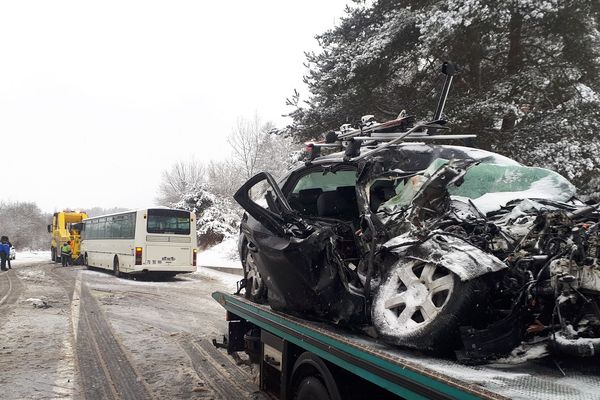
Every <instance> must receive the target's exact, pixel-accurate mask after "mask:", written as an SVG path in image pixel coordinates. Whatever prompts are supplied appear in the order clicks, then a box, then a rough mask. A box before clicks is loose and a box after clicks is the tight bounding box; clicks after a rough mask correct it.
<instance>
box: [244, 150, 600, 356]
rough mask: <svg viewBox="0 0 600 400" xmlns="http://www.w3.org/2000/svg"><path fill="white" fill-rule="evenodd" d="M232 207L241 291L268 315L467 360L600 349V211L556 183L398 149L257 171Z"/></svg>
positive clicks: (471, 160) (481, 155)
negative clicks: (521, 351) (518, 350)
mask: <svg viewBox="0 0 600 400" xmlns="http://www.w3.org/2000/svg"><path fill="white" fill-rule="evenodd" d="M253 193H260V195H259V196H258V197H259V198H260V199H259V200H255V199H254V198H253V196H252V195H253ZM254 197H255V198H256V196H254ZM235 199H236V200H237V201H238V202H239V203H240V205H241V206H242V207H243V208H244V209H245V210H246V212H247V215H245V216H244V219H243V221H242V225H241V232H242V234H241V240H240V244H241V248H240V250H241V254H242V260H243V264H244V267H245V271H246V274H245V277H246V280H245V282H246V286H247V288H246V294H247V296H248V297H250V298H252V299H253V300H255V301H267V302H268V303H269V305H270V306H271V307H272V308H273V309H275V310H280V311H284V312H287V313H292V314H296V315H301V316H303V317H307V318H313V319H318V320H325V321H331V322H334V323H337V324H341V325H346V326H350V327H361V328H365V327H369V326H372V327H374V328H375V331H376V334H377V336H379V337H381V338H383V339H384V340H386V341H388V342H391V343H395V344H398V345H402V346H406V347H412V348H416V349H419V350H425V351H430V352H435V353H437V354H450V353H452V352H454V353H455V354H456V356H457V357H458V358H459V359H461V360H463V361H465V362H480V361H486V360H490V359H493V358H496V357H499V356H502V355H505V354H507V353H509V352H510V351H511V350H512V349H513V348H515V347H516V346H518V345H519V344H520V343H521V342H522V341H524V340H530V341H539V340H547V341H549V343H551V344H552V347H553V348H554V349H555V350H556V351H559V352H562V353H567V354H570V355H573V356H581V357H588V356H594V355H596V354H597V352H598V350H600V310H599V308H598V306H599V299H600V266H599V262H598V259H599V257H600V232H599V228H600V225H599V223H598V221H599V219H600V214H599V212H598V207H597V206H596V205H586V204H583V203H582V202H580V201H578V200H577V199H576V197H575V188H574V187H573V185H572V184H571V183H570V182H568V181H567V180H566V179H565V178H563V177H562V176H560V175H558V174H556V173H554V172H552V171H549V170H546V169H542V168H533V167H525V166H523V165H520V164H519V163H517V162H516V161H513V160H511V159H508V158H506V157H503V156H500V155H498V154H494V153H490V152H487V151H483V150H478V149H473V148H467V147H460V146H445V145H433V144H432V145H426V144H409V143H402V144H398V145H395V146H386V147H385V148H384V149H382V150H381V151H378V152H376V153H374V154H372V155H370V156H369V157H354V158H349V157H347V156H344V154H342V153H337V154H332V155H329V156H323V157H320V158H319V159H318V160H315V161H313V162H312V163H307V164H306V165H303V166H301V167H299V168H297V169H295V170H294V171H293V172H291V173H290V174H288V175H287V176H286V177H285V178H283V179H282V180H281V181H280V182H276V181H275V180H274V179H273V178H272V177H271V176H270V175H269V174H268V173H260V174H258V175H256V176H255V177H253V178H252V179H250V180H249V181H248V182H247V183H246V184H244V185H243V186H242V187H241V188H240V189H239V191H238V192H237V193H236V195H235Z"/></svg>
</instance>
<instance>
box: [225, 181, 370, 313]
mask: <svg viewBox="0 0 600 400" xmlns="http://www.w3.org/2000/svg"><path fill="white" fill-rule="evenodd" d="M261 189H262V190H261ZM257 193H261V195H259V196H257ZM234 199H235V200H236V201H237V202H238V203H239V204H240V205H241V206H242V208H244V210H246V212H247V213H248V218H247V220H246V221H245V222H243V223H242V232H243V234H244V235H245V236H246V238H247V239H248V248H249V250H250V251H252V252H253V253H254V254H253V255H254V260H255V261H256V264H257V268H258V271H259V273H260V274H261V276H262V279H263V281H264V282H265V284H266V286H267V289H268V301H269V304H270V305H271V307H272V308H274V309H277V310H284V311H287V312H292V313H296V314H301V315H303V316H312V317H316V318H319V319H327V320H333V321H335V322H338V321H349V320H353V321H355V320H364V316H365V313H364V310H365V302H364V297H363V296H362V295H361V294H358V293H353V292H351V291H349V290H348V287H347V285H345V284H344V283H345V282H344V276H343V273H342V271H341V268H343V265H342V263H341V261H340V259H339V257H338V256H337V255H336V252H335V246H334V245H333V240H334V238H335V233H334V231H333V230H332V229H331V226H330V225H328V223H326V222H322V221H317V220H308V219H304V218H302V217H301V216H300V214H299V213H298V212H297V211H295V210H293V209H292V208H291V207H290V205H289V203H288V202H287V200H286V198H285V196H284V195H283V193H282V192H281V190H280V189H279V186H278V185H277V183H276V182H275V180H274V179H273V177H272V176H271V175H270V174H268V173H266V172H262V173H259V174H258V175H256V176H254V177H253V178H251V179H250V180H249V181H248V182H246V183H245V184H244V185H242V187H241V188H240V189H239V190H238V191H237V192H236V193H235V195H234Z"/></svg>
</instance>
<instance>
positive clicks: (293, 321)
mask: <svg viewBox="0 0 600 400" xmlns="http://www.w3.org/2000/svg"><path fill="white" fill-rule="evenodd" d="M213 298H214V299H215V300H216V301H218V302H219V303H220V304H221V305H222V306H223V307H224V308H225V309H226V310H227V320H228V323H229V334H228V336H226V337H225V339H226V340H224V343H223V344H220V343H216V341H214V343H215V345H218V346H219V347H226V348H227V351H228V352H229V353H234V352H238V351H246V352H247V353H248V354H250V359H251V360H252V359H254V361H256V362H258V363H259V364H260V379H259V382H260V389H261V390H262V391H264V392H266V393H268V394H270V395H271V396H273V397H274V398H277V399H282V400H286V399H298V400H303V399H318V400H326V399H331V400H337V399H366V398H370V399H388V398H404V399H600V363H599V362H598V359H592V360H581V359H577V360H568V359H554V358H552V356H548V357H545V358H542V359H537V360H529V361H525V362H521V363H511V362H510V361H507V362H502V363H495V364H486V365H479V366H468V365H464V364H460V363H458V362H456V361H452V360H448V359H442V358H436V357H432V356H429V355H424V354H423V353H419V352H415V351H411V350H407V349H403V348H399V347H394V346H390V345H386V344H383V343H381V342H378V341H377V340H375V339H373V338H371V337H369V336H367V335H366V334H364V335H363V334H357V333H351V332H348V331H344V330H341V329H340V328H339V327H336V326H334V325H331V324H326V323H320V322H313V321H307V320H304V319H300V318H296V317H293V316H290V315H286V314H283V313H280V312H276V311H273V310H271V308H270V307H269V306H267V305H261V304H256V303H253V302H251V301H249V300H246V299H245V298H244V297H243V296H241V295H230V294H226V293H222V292H215V293H213Z"/></svg>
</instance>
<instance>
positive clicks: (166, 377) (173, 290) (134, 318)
mask: <svg viewBox="0 0 600 400" xmlns="http://www.w3.org/2000/svg"><path fill="white" fill-rule="evenodd" d="M21 256H22V257H19V255H18V259H17V260H16V262H14V263H13V269H12V270H10V271H8V272H2V273H0V335H1V336H0V337H2V338H3V341H2V347H1V348H0V360H2V365H3V368H1V369H0V386H1V387H3V388H4V389H3V393H2V396H1V397H2V398H3V399H23V398H27V399H45V398H94V399H95V398H108V399H118V398H140V399H142V398H143V399H146V398H157V399H158V398H161V399H162V398H186V399H228V398H233V397H237V398H254V397H257V396H260V395H259V394H256V393H254V392H255V391H257V390H258V388H257V386H256V385H255V384H254V383H253V380H254V377H255V376H256V371H255V370H254V369H252V368H251V367H249V366H243V367H240V366H238V365H236V363H234V362H233V360H232V359H231V358H230V357H228V356H227V355H226V353H224V352H222V351H220V350H217V349H215V348H214V347H213V345H212V343H211V341H212V339H213V338H220V337H222V335H223V333H224V332H225V329H226V322H225V319H224V314H225V313H224V310H223V309H222V308H221V306H220V305H219V304H218V303H216V302H215V301H214V300H213V299H212V298H211V296H210V295H211V293H212V292H213V291H215V290H222V291H229V292H232V291H233V290H234V288H235V282H236V281H237V280H238V279H239V277H238V276H235V275H230V274H226V273H221V272H218V271H212V270H207V269H204V268H201V269H199V271H198V272H196V273H194V274H189V275H180V276H178V277H176V278H174V279H171V280H169V281H164V282H161V281H158V282H156V281H144V280H132V279H119V278H115V277H114V276H112V274H110V273H107V272H103V271H95V270H87V269H84V268H83V267H66V268H63V267H60V266H58V264H53V263H52V264H51V263H48V262H47V261H45V260H47V259H48V258H47V257H48V255H47V254H30V255H29V256H26V255H25V254H21ZM44 258H45V259H44Z"/></svg>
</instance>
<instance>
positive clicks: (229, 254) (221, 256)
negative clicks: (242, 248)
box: [197, 237, 242, 269]
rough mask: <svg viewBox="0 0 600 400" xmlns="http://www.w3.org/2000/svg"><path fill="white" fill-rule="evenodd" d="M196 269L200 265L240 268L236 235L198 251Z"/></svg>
mask: <svg viewBox="0 0 600 400" xmlns="http://www.w3.org/2000/svg"><path fill="white" fill-rule="evenodd" d="M197 265H198V269H200V268H201V267H226V268H239V269H242V264H241V262H240V256H239V254H238V249H237V237H233V238H229V239H225V240H223V241H222V242H221V243H219V244H217V245H215V246H213V247H211V248H209V249H207V250H204V251H202V252H200V253H198V259H197Z"/></svg>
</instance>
